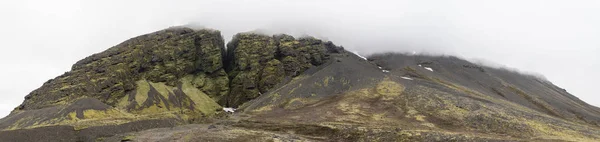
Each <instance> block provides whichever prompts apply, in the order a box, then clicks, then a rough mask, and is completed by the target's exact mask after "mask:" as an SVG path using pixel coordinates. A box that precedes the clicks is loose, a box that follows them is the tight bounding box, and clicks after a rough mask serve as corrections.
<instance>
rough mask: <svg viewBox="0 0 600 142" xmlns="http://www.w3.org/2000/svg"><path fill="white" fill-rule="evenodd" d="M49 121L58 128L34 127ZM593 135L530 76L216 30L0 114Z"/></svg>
mask: <svg viewBox="0 0 600 142" xmlns="http://www.w3.org/2000/svg"><path fill="white" fill-rule="evenodd" d="M225 46H227V48H226V47H225ZM238 106H239V109H238V110H240V111H241V112H236V113H234V114H228V113H225V112H223V111H222V108H223V107H238ZM186 124H198V125H205V124H211V127H209V128H208V129H203V128H202V129H200V128H196V127H192V125H186ZM213 125H215V126H213ZM162 127H175V128H177V130H178V131H180V132H183V133H186V134H188V135H187V136H185V137H182V136H177V135H175V134H174V131H171V130H162V129H155V128H162ZM53 129H54V130H55V131H57V132H58V133H62V134H64V135H62V136H59V137H56V138H50V139H48V138H47V137H45V136H42V135H41V134H44V133H43V131H46V130H53ZM209 129H216V131H211V130H209ZM598 129H600V109H598V107H594V106H592V105H589V104H587V103H585V102H584V101H582V100H580V99H578V98H577V97H575V96H573V95H571V94H569V93H568V92H566V90H564V89H562V88H560V87H557V86H556V85H554V84H552V83H551V82H549V81H547V80H542V79H539V78H537V77H535V76H533V75H526V74H525V75H524V74H520V73H515V72H512V71H510V70H503V69H496V68H491V67H486V66H481V65H478V64H475V63H472V62H469V61H467V60H464V59H460V58H457V57H454V56H424V55H407V54H398V53H380V54H374V55H371V56H369V57H368V58H366V59H365V58H364V57H362V56H360V55H357V54H353V53H351V52H348V51H346V50H345V49H344V48H343V47H341V46H336V45H335V44H333V42H331V41H323V40H319V39H316V38H312V37H302V38H294V37H292V36H289V35H285V34H278V35H272V36H269V35H262V34H256V33H240V34H237V35H235V36H234V37H233V39H232V41H230V42H228V43H227V44H225V43H224V40H223V37H222V36H221V34H220V32H219V31H218V30H211V29H191V28H185V27H173V28H168V29H165V30H161V31H157V32H154V33H150V34H145V35H141V36H138V37H135V38H131V39H129V40H127V41H124V42H123V43H120V44H118V45H116V46H114V47H112V48H109V49H108V50H106V51H104V52H100V53H96V54H94V55H92V56H89V57H86V58H85V59H82V60H80V61H78V62H77V63H76V64H74V65H73V67H72V70H71V71H70V72H67V73H65V74H63V75H61V76H58V77H56V78H55V79H51V80H49V81H47V82H46V83H44V85H42V86H41V87H40V88H38V89H36V90H34V91H32V92H31V93H30V94H29V95H27V96H26V97H25V101H24V102H23V104H21V105H20V106H18V107H17V108H15V110H14V111H13V112H11V114H10V115H9V116H7V117H4V118H2V119H0V139H7V140H13V141H39V140H44V139H47V140H56V141H64V140H67V141H103V140H106V141H116V140H118V139H121V140H138V141H147V140H146V139H143V138H141V137H139V138H137V139H136V137H135V136H142V135H152V134H154V133H161V134H165V135H168V136H170V137H168V138H167V139H180V140H183V141H203V140H217V141H235V140H236V139H237V140H245V141H265V140H276V139H279V140H306V141H328V140H337V141H364V140H379V141H415V140H416V141H447V140H460V141H480V140H493V141H521V140H527V141H531V140H533V141H543V140H559V141H569V140H577V141H594V140H598V139H600V138H599V137H600V134H599V133H598V131H594V130H598ZM154 130H160V131H154ZM310 130H313V131H314V132H311V131H310ZM37 131H42V132H40V135H36V134H35V133H33V132H37ZM195 131H201V132H205V133H211V134H214V135H215V136H222V137H213V136H210V135H194V133H193V132H195ZM130 135H133V136H134V137H133V138H131V137H130ZM270 135H277V136H278V137H279V138H275V137H271V136H270ZM228 136H230V137H228ZM506 136H510V138H505V137H506ZM184 138H185V139H188V140H185V139H184ZM246 138H248V139H246ZM150 140H152V139H150ZM156 140H166V139H162V138H156Z"/></svg>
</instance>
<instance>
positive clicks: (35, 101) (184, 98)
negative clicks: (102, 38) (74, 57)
mask: <svg viewBox="0 0 600 142" xmlns="http://www.w3.org/2000/svg"><path fill="white" fill-rule="evenodd" d="M224 46H225V44H224V42H223V38H222V36H221V34H220V32H219V31H216V30H208V29H203V30H193V29H189V28H183V27H174V28H169V29H165V30H161V31H158V32H155V33H151V34H147V35H142V36H139V37H135V38H132V39H130V40H127V41H125V42H123V43H121V44H119V45H117V46H115V47H112V48H110V49H108V50H106V51H104V52H101V53H98V54H94V55H92V56H89V57H87V58H85V59H83V60H81V61H79V62H77V63H76V64H75V65H73V67H72V70H71V71H69V72H67V73H65V74H63V75H61V76H59V77H57V78H55V79H51V80H49V81H47V82H46V83H44V85H42V86H41V87H40V88H39V89H36V90H34V91H33V92H31V93H30V94H29V95H27V96H26V97H25V101H24V102H23V104H21V105H20V106H19V107H17V108H15V110H14V111H13V112H12V113H11V115H10V116H8V117H6V118H4V119H2V120H1V121H0V129H4V130H15V129H22V128H37V127H42V126H56V125H67V126H73V127H76V129H85V128H88V127H95V126H101V125H120V124H126V123H131V122H138V121H140V120H167V119H177V121H179V122H181V123H187V122H190V121H197V120H205V119H207V118H212V117H215V116H219V115H222V114H220V112H221V108H222V106H238V105H241V104H242V103H244V102H246V101H249V100H250V99H253V98H256V97H257V96H259V94H260V93H265V92H267V91H269V90H270V89H271V88H273V87H274V86H275V85H276V84H279V83H281V82H283V81H284V79H285V78H288V80H289V78H291V77H293V76H297V75H298V74H300V73H301V72H302V71H304V70H306V69H308V68H310V67H312V66H318V65H320V64H322V63H323V62H324V61H325V60H327V59H328V54H329V53H330V52H341V51H342V49H341V48H339V47H336V46H335V45H333V44H332V43H331V42H322V41H321V40H318V39H314V38H302V39H299V40H296V39H294V37H291V36H288V35H278V36H266V35H259V34H238V35H237V36H236V37H235V38H234V40H233V41H232V42H231V43H229V46H230V48H229V50H230V51H229V52H231V53H229V54H228V53H227V52H226V50H225V47H224ZM282 49H283V50H284V51H283V52H282ZM224 67H227V68H228V70H225V68H224ZM230 90H231V91H230ZM86 103H90V104H89V105H88V104H86ZM81 121H86V123H81ZM179 122H178V123H179Z"/></svg>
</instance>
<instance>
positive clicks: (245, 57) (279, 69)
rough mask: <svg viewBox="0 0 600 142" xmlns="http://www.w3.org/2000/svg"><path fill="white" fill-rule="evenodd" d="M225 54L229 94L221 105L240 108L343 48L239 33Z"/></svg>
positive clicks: (328, 44) (323, 43) (288, 38)
mask: <svg viewBox="0 0 600 142" xmlns="http://www.w3.org/2000/svg"><path fill="white" fill-rule="evenodd" d="M226 51H227V52H225V53H224V54H225V55H224V56H226V58H225V59H224V60H223V64H224V68H225V71H226V72H227V75H228V77H229V89H230V92H229V94H228V95H226V96H227V101H226V103H224V104H222V105H224V106H229V107H237V106H239V105H241V104H243V103H245V102H247V101H250V100H252V99H254V98H257V97H258V96H260V95H261V94H263V93H266V92H268V91H269V90H270V89H272V88H273V87H274V86H275V85H276V84H279V83H281V81H283V80H284V78H288V77H296V76H298V75H300V73H302V72H304V71H305V70H307V69H309V68H311V67H314V66H319V65H321V64H323V63H325V62H326V60H328V59H329V54H330V53H340V52H342V51H343V48H342V47H337V46H335V45H334V44H333V43H331V42H323V41H321V40H318V39H315V38H313V37H305V38H299V39H295V38H294V37H292V36H290V35H285V34H281V35H274V36H267V35H261V34H254V33H239V34H236V35H235V36H234V37H233V39H232V40H231V41H230V42H229V43H227V50H226Z"/></svg>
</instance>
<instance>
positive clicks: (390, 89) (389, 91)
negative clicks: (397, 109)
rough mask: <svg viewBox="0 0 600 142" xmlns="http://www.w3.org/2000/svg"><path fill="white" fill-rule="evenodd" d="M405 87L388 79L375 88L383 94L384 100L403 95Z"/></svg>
mask: <svg viewBox="0 0 600 142" xmlns="http://www.w3.org/2000/svg"><path fill="white" fill-rule="evenodd" d="M404 89H405V88H404V86H402V85H401V84H399V83H396V82H394V81H389V80H386V81H382V82H380V83H379V84H377V87H376V89H375V90H376V91H377V93H378V94H381V95H382V97H383V100H392V99H393V98H394V97H397V96H399V95H401V94H402V92H403V91H404Z"/></svg>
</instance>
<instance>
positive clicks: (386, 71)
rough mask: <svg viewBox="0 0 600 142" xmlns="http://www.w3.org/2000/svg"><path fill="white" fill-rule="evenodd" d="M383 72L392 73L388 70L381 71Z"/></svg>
mask: <svg viewBox="0 0 600 142" xmlns="http://www.w3.org/2000/svg"><path fill="white" fill-rule="evenodd" d="M381 71H383V72H384V73H388V72H390V71H388V70H381Z"/></svg>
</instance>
